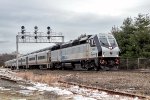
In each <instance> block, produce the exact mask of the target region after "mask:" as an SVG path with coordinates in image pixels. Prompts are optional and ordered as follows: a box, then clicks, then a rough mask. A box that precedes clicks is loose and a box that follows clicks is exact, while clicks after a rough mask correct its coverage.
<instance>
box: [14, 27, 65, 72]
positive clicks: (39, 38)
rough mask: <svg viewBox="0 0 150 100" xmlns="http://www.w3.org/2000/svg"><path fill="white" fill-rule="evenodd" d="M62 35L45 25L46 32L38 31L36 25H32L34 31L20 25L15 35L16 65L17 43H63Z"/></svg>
mask: <svg viewBox="0 0 150 100" xmlns="http://www.w3.org/2000/svg"><path fill="white" fill-rule="evenodd" d="M63 42H64V36H63V35H62V33H56V32H52V30H51V28H50V27H49V26H48V27H47V34H45V33H44V32H38V27H37V26H35V27H34V32H26V29H25V27H24V26H21V32H18V34H17V35H16V52H17V53H16V65H17V69H19V67H18V52H19V51H18V43H63Z"/></svg>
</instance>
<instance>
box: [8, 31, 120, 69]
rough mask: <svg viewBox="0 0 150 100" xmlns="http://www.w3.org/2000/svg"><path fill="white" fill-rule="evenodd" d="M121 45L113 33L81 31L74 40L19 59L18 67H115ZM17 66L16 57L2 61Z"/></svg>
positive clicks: (117, 62) (9, 65) (116, 66)
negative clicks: (86, 33) (85, 32)
mask: <svg viewBox="0 0 150 100" xmlns="http://www.w3.org/2000/svg"><path fill="white" fill-rule="evenodd" d="M119 52H120V49H119V47H118V44H117V42H116V39H115V38H114V36H113V35H112V34H105V33H100V34H96V35H81V36H80V37H78V38H77V39H75V40H71V41H69V42H65V43H61V44H56V45H54V46H51V47H48V48H45V49H41V50H38V51H35V52H32V53H29V54H26V55H23V56H20V57H19V59H18V66H19V68H50V69H66V68H70V69H75V68H76V66H77V65H79V66H80V68H82V69H85V70H99V69H102V70H111V69H113V70H114V69H118V66H119ZM5 66H6V67H11V68H16V59H13V60H9V61H6V62H5Z"/></svg>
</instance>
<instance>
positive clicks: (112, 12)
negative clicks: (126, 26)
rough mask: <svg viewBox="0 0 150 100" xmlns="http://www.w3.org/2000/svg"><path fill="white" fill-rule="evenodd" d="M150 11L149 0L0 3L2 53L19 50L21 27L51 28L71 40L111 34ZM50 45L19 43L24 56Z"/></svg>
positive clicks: (16, 0) (5, 0)
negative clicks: (17, 48) (113, 27)
mask: <svg viewBox="0 0 150 100" xmlns="http://www.w3.org/2000/svg"><path fill="white" fill-rule="evenodd" d="M149 12H150V0H0V53H11V52H13V51H15V50H16V46H15V45H16V43H15V42H16V39H15V37H16V34H17V33H18V32H19V31H20V27H21V26H22V25H24V26H25V27H26V29H27V31H29V32H33V27H34V26H35V25H36V26H38V27H39V30H40V31H42V32H46V27H47V26H50V27H51V28H52V30H53V31H55V32H62V33H63V35H64V36H65V41H68V40H70V39H75V38H77V37H78V36H79V35H80V34H84V33H86V34H98V33H108V32H110V31H111V28H112V26H114V25H115V26H120V25H121V24H122V22H123V20H124V19H125V18H127V17H133V18H134V17H136V16H137V15H138V14H139V13H142V14H148V13H149ZM49 45H50V44H42V45H41V44H34V45H33V44H19V51H20V53H24V54H25V53H27V52H31V51H34V50H36V49H40V48H44V47H48V46H49Z"/></svg>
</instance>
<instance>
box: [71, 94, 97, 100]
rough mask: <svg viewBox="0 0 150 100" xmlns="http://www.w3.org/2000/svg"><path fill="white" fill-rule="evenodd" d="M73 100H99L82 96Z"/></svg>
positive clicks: (77, 96)
mask: <svg viewBox="0 0 150 100" xmlns="http://www.w3.org/2000/svg"><path fill="white" fill-rule="evenodd" d="M73 100H97V99H94V98H90V97H84V96H82V95H76V96H74V97H73Z"/></svg>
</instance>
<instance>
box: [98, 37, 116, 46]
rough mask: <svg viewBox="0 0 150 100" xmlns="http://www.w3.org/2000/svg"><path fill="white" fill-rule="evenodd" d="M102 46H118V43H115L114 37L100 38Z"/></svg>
mask: <svg viewBox="0 0 150 100" xmlns="http://www.w3.org/2000/svg"><path fill="white" fill-rule="evenodd" d="M99 41H100V45H101V46H105V47H107V46H112V47H115V46H117V43H116V41H115V38H114V37H113V36H100V37H99Z"/></svg>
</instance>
